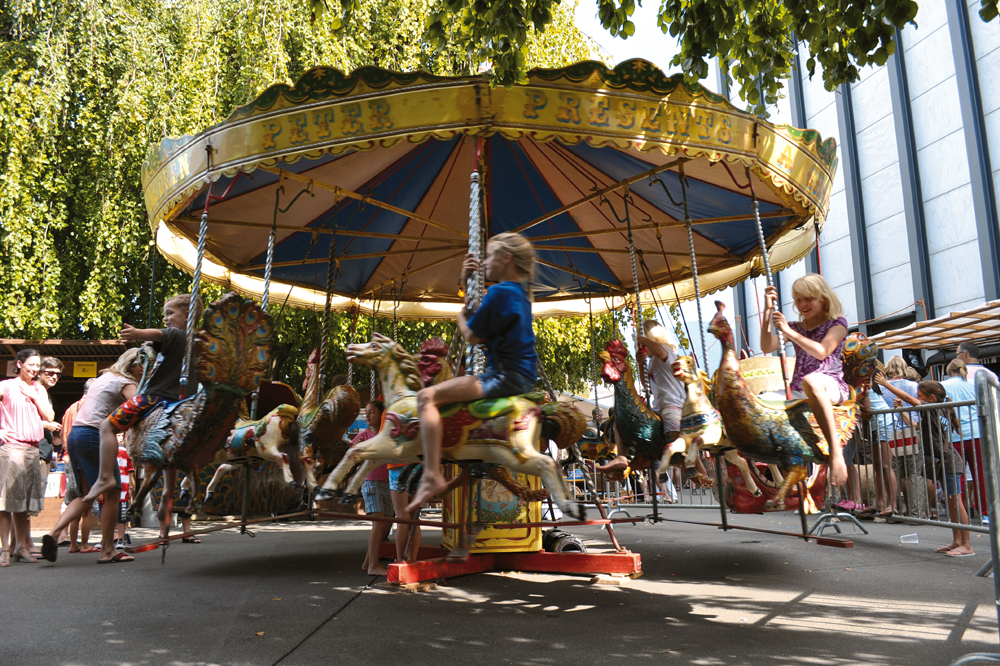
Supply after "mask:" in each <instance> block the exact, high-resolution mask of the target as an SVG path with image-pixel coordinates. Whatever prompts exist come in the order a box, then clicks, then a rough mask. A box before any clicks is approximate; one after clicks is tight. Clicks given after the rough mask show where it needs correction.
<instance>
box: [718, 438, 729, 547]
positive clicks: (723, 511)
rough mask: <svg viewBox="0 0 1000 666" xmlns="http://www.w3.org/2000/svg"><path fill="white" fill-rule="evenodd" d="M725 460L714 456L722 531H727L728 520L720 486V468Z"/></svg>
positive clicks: (719, 455) (724, 491)
mask: <svg viewBox="0 0 1000 666" xmlns="http://www.w3.org/2000/svg"><path fill="white" fill-rule="evenodd" d="M725 464H726V459H725V458H724V457H723V456H722V454H720V453H716V454H715V487H716V488H718V489H719V522H720V523H722V529H723V531H725V530H728V529H729V519H728V518H727V517H726V489H725V487H724V486H723V485H722V466H723V465H725Z"/></svg>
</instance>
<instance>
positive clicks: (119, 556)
mask: <svg viewBox="0 0 1000 666" xmlns="http://www.w3.org/2000/svg"><path fill="white" fill-rule="evenodd" d="M134 559H135V558H134V557H132V556H131V555H126V554H125V553H115V554H114V555H113V556H112V557H111V559H109V560H102V559H100V558H98V560H97V563H98V564H118V563H119V562H131V561H133V560H134Z"/></svg>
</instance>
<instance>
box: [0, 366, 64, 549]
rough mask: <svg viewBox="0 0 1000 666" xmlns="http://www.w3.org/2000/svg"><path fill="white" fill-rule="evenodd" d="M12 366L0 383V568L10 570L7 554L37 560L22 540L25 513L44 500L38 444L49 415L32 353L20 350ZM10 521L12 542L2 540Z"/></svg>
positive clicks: (25, 534) (25, 535)
mask: <svg viewBox="0 0 1000 666" xmlns="http://www.w3.org/2000/svg"><path fill="white" fill-rule="evenodd" d="M16 363H17V377H14V378H12V379H8V380H5V381H2V382H0V545H2V547H3V550H2V552H0V567H9V566H10V556H11V555H12V554H13V553H17V555H18V557H19V558H20V560H21V561H22V562H36V561H37V560H36V559H35V558H34V557H32V556H31V550H30V545H29V542H28V512H29V511H32V512H37V511H41V510H42V506H43V503H44V502H45V497H44V492H45V491H44V488H43V487H42V484H41V474H42V470H41V467H40V466H39V464H38V442H39V440H41V439H42V437H44V436H45V434H44V431H43V429H42V422H43V421H51V420H52V419H53V418H54V416H55V414H54V413H53V411H52V407H51V406H49V401H48V399H47V398H46V396H45V393H44V389H42V388H41V387H40V386H38V385H37V384H36V383H35V378H36V377H37V376H38V371H39V368H40V367H41V357H40V356H39V355H38V352H37V351H35V350H34V349H23V350H21V351H20V352H18V353H17V360H16ZM39 491H41V492H39ZM12 521H13V524H14V539H13V543H11V542H10V540H9V539H8V535H9V534H10V526H11V522H12Z"/></svg>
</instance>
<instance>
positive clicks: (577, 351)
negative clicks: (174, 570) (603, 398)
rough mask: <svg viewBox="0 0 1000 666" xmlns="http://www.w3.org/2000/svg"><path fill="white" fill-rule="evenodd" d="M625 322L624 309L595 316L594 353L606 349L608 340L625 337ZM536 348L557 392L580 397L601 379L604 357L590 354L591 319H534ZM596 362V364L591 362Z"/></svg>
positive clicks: (589, 391)
mask: <svg viewBox="0 0 1000 666" xmlns="http://www.w3.org/2000/svg"><path fill="white" fill-rule="evenodd" d="M624 324H625V315H623V314H622V313H621V312H616V313H607V314H603V315H595V316H594V338H595V340H596V344H595V345H594V352H595V353H596V352H601V351H604V347H605V345H607V344H608V342H609V341H611V340H613V339H615V338H618V339H622V334H621V330H620V327H621V326H623V325H624ZM534 328H535V351H536V352H537V353H538V360H539V361H540V362H541V364H542V366H543V367H544V368H545V372H546V373H547V374H548V376H549V381H551V382H552V388H554V389H555V390H556V391H568V392H570V393H574V394H576V395H579V396H587V395H590V394H591V393H592V392H593V382H594V381H597V382H599V383H600V382H601V381H602V380H601V378H600V372H601V360H600V359H594V358H593V357H592V356H591V348H590V318H589V317H567V318H562V319H539V320H536V321H535V326H534ZM592 361H593V364H594V365H593V366H592V365H591V363H592Z"/></svg>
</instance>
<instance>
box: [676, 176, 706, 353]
mask: <svg viewBox="0 0 1000 666" xmlns="http://www.w3.org/2000/svg"><path fill="white" fill-rule="evenodd" d="M680 176H681V178H680V180H681V199H682V201H683V203H684V224H685V226H687V232H688V249H689V250H690V251H691V275H692V277H693V278H694V302H695V304H696V305H697V306H698V339H699V340H701V369H702V370H704V371H705V372H708V347H707V346H706V344H705V319H704V317H703V316H702V314H701V286H700V285H699V284H698V257H697V256H696V254H695V251H694V228H693V226H692V224H691V213H690V211H689V210H688V195H687V178H686V177H685V176H684V165H683V164H682V165H681V168H680Z"/></svg>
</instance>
